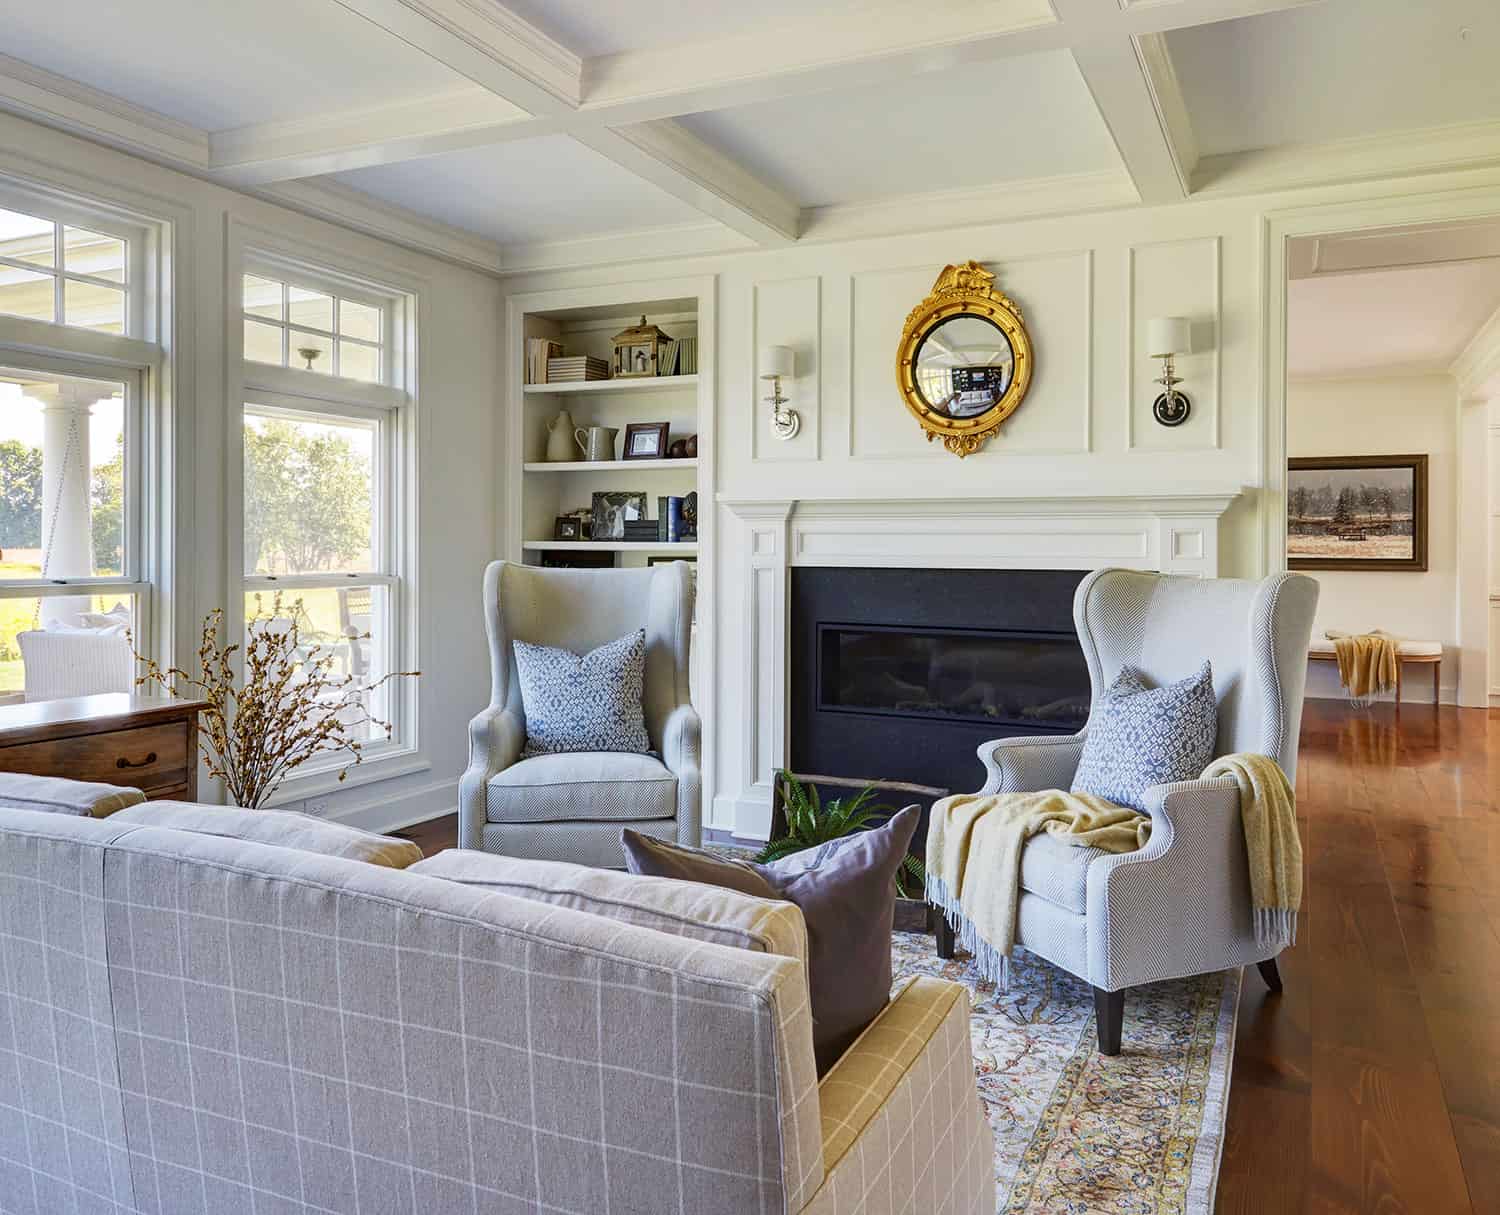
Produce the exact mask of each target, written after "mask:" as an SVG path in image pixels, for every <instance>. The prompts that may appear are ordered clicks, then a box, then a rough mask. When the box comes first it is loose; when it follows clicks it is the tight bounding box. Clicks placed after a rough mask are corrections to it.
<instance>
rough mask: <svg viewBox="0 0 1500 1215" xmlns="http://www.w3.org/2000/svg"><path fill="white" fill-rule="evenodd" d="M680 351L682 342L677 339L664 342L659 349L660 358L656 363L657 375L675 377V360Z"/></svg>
mask: <svg viewBox="0 0 1500 1215" xmlns="http://www.w3.org/2000/svg"><path fill="white" fill-rule="evenodd" d="M681 351H682V342H681V341H680V340H679V339H677V338H672V339H671V340H670V341H667V342H664V343H663V344H662V348H661V358H659V359H658V360H657V363H656V374H657V375H676V374H677V359H678V355H679V354H680V353H681Z"/></svg>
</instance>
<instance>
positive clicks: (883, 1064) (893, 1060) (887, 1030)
mask: <svg viewBox="0 0 1500 1215" xmlns="http://www.w3.org/2000/svg"><path fill="white" fill-rule="evenodd" d="M818 1103H819V1112H820V1115H821V1119H822V1125H823V1167H824V1170H825V1176H824V1181H823V1184H822V1186H821V1187H820V1188H819V1189H818V1191H817V1192H816V1193H815V1194H814V1195H813V1197H812V1199H811V1200H810V1201H809V1202H808V1204H807V1206H806V1207H804V1208H803V1210H804V1211H805V1212H807V1215H854V1213H855V1212H859V1211H868V1210H884V1209H886V1208H887V1207H891V1208H892V1209H894V1206H895V1204H894V1203H893V1202H891V1201H890V1198H889V1196H890V1195H891V1194H894V1193H897V1192H899V1193H900V1194H901V1195H902V1196H903V1200H904V1201H903V1202H902V1204H901V1209H902V1210H913V1211H937V1210H943V1211H952V1212H954V1213H955V1215H980V1213H981V1212H983V1213H984V1215H991V1213H992V1212H993V1211H994V1209H995V1177H994V1161H995V1143H994V1137H993V1135H992V1133H991V1131H990V1126H989V1121H988V1119H987V1118H986V1117H985V1114H984V1109H983V1107H982V1106H981V1105H980V1102H979V1092H978V1089H977V1088H976V1087H975V1083H974V1054H973V1048H972V1047H971V1046H970V1042H969V998H968V992H967V991H966V990H965V989H964V988H963V987H962V986H961V985H960V984H957V983H950V982H948V981H946V980H944V979H932V978H927V977H925V976H924V977H919V978H916V979H913V980H912V981H911V982H910V983H909V984H908V985H907V986H906V987H905V988H904V989H903V990H902V991H901V992H900V994H899V995H897V997H896V998H895V999H894V1000H892V1001H891V1002H890V1004H889V1005H887V1006H886V1009H885V1011H884V1012H882V1013H881V1014H880V1016H878V1017H876V1018H875V1020H874V1021H873V1022H872V1023H871V1024H870V1026H869V1028H868V1029H866V1030H865V1032H864V1033H863V1034H861V1035H860V1036H859V1038H858V1039H857V1040H856V1041H855V1043H854V1045H853V1046H851V1047H850V1048H849V1049H848V1050H847V1051H845V1052H844V1054H843V1056H842V1057H841V1058H840V1059H839V1061H838V1062H837V1063H835V1064H834V1065H833V1067H832V1069H831V1070H830V1071H829V1072H828V1074H827V1075H825V1076H824V1077H823V1079H822V1080H821V1081H820V1082H819V1084H818ZM918 1109H920V1110H922V1111H923V1114H922V1115H921V1117H920V1119H919V1118H914V1117H913V1116H912V1111H914V1110H918ZM898 1169H899V1170H900V1172H901V1175H900V1176H894V1175H893V1173H894V1172H895V1170H898ZM908 1170H909V1172H908ZM877 1187H878V1189H877ZM880 1191H884V1193H885V1195H886V1198H885V1200H884V1201H881V1200H880Z"/></svg>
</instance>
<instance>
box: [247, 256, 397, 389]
mask: <svg viewBox="0 0 1500 1215" xmlns="http://www.w3.org/2000/svg"><path fill="white" fill-rule="evenodd" d="M241 291H242V296H243V301H244V303H243V307H244V324H245V358H246V359H248V360H250V361H252V362H256V363H272V364H274V365H276V366H278V367H297V368H300V369H302V370H305V371H313V372H317V373H319V374H320V375H336V376H343V377H344V378H345V379H349V380H361V381H363V382H365V383H367V384H379V383H382V382H384V379H385V366H386V362H387V360H386V357H385V351H386V344H387V343H386V333H385V323H386V314H387V312H388V309H387V308H386V307H384V306H382V305H381V304H379V303H372V302H369V301H365V300H359V299H353V298H350V297H349V296H347V295H344V294H337V295H335V294H333V293H332V292H330V291H324V290H320V289H318V288H315V287H303V286H297V285H295V284H293V283H288V282H284V281H282V280H281V279H277V278H269V277H266V276H264V275H259V274H246V275H244V276H243V279H242V282H241Z"/></svg>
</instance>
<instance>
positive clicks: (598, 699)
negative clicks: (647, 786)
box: [512, 629, 651, 759]
mask: <svg viewBox="0 0 1500 1215" xmlns="http://www.w3.org/2000/svg"><path fill="white" fill-rule="evenodd" d="M512 645H513V646H514V648H515V652H516V674H517V675H518V676H519V677H520V680H521V704H522V706H523V707H524V708H525V710H526V748H525V750H523V751H522V752H521V758H522V759H527V758H530V757H531V756H533V755H556V754H558V753H560V752H569V751H630V752H635V753H638V754H644V753H646V752H649V751H650V750H651V738H650V736H649V735H648V734H647V733H646V718H645V714H644V713H643V712H642V710H641V698H642V696H643V694H644V692H645V687H646V633H645V630H644V629H637V630H636V631H635V632H634V633H629V634H627V635H626V636H624V637H621V638H620V639H619V640H618V641H611V642H607V643H606V644H604V645H601V646H600V647H599V648H598V649H597V650H592V651H590V652H589V653H587V654H583V655H578V654H574V653H573V652H572V651H571V650H561V649H554V648H553V647H551V646H545V645H531V644H529V643H527V642H524V641H517V642H513V643H512Z"/></svg>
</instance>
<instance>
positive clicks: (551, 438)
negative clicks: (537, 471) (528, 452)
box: [547, 409, 575, 464]
mask: <svg viewBox="0 0 1500 1215" xmlns="http://www.w3.org/2000/svg"><path fill="white" fill-rule="evenodd" d="M574 429H575V427H574V424H573V415H572V414H570V413H569V412H568V411H567V410H566V409H563V410H559V411H558V414H557V417H555V418H553V419H552V421H551V422H549V423H548V424H547V459H548V460H549V461H551V462H552V463H553V464H561V463H563V462H564V461H567V460H572V459H573V431H574Z"/></svg>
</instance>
